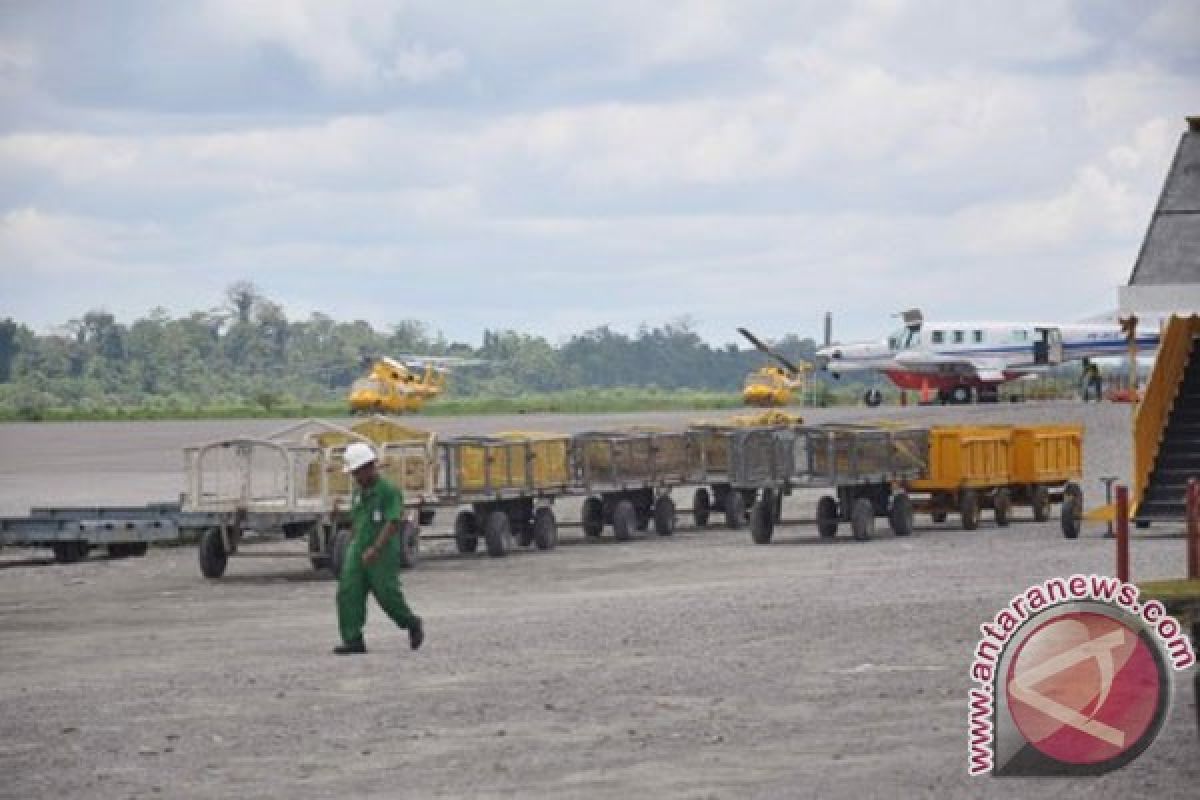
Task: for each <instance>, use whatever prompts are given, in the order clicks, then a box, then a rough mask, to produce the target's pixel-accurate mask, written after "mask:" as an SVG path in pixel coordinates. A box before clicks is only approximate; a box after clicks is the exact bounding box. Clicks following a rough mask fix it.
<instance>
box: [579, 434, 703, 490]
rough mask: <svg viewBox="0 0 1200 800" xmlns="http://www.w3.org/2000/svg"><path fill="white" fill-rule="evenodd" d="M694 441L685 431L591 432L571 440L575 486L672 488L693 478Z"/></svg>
mask: <svg viewBox="0 0 1200 800" xmlns="http://www.w3.org/2000/svg"><path fill="white" fill-rule="evenodd" d="M692 446H693V445H692V439H691V437H689V436H688V435H687V434H686V433H684V432H682V431H588V432H585V433H578V434H575V435H574V436H572V437H571V451H572V459H571V461H572V464H573V467H574V479H575V483H576V484H577V485H578V486H580V487H582V488H584V489H587V490H595V491H604V490H606V489H626V488H630V487H635V486H643V487H649V486H668V485H674V484H681V483H684V482H686V481H688V480H690V479H691V473H692V467H693V464H694V463H695V458H694V457H693V456H692Z"/></svg>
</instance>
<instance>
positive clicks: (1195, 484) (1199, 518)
mask: <svg viewBox="0 0 1200 800" xmlns="http://www.w3.org/2000/svg"><path fill="white" fill-rule="evenodd" d="M1187 562H1188V572H1187V576H1188V580H1195V579H1196V578H1200V481H1197V480H1196V479H1195V478H1191V479H1190V480H1189V481H1188V487H1187Z"/></svg>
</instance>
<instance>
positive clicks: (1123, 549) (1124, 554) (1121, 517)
mask: <svg viewBox="0 0 1200 800" xmlns="http://www.w3.org/2000/svg"><path fill="white" fill-rule="evenodd" d="M1117 579H1118V580H1120V581H1121V582H1123V583H1129V487H1127V486H1118V487H1117Z"/></svg>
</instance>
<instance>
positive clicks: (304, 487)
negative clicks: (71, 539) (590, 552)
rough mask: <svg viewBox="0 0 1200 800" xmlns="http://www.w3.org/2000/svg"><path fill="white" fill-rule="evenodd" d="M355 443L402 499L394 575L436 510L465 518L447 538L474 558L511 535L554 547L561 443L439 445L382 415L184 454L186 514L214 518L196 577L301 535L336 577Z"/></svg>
mask: <svg viewBox="0 0 1200 800" xmlns="http://www.w3.org/2000/svg"><path fill="white" fill-rule="evenodd" d="M354 441H361V442H365V443H367V444H370V445H371V446H372V447H374V448H375V450H376V452H377V453H378V454H379V469H380V472H381V474H382V475H384V476H385V477H387V478H388V479H389V480H391V481H392V482H393V483H394V484H395V485H396V486H398V487H399V488H401V489H402V490H403V491H404V495H405V507H406V513H405V519H404V522H403V525H402V528H401V536H400V542H401V557H400V563H401V566H403V567H411V566H413V565H415V563H416V561H417V559H418V556H419V553H420V542H421V538H422V534H421V528H422V527H423V526H428V525H430V524H432V523H433V521H434V519H435V517H436V514H437V512H438V511H439V510H445V509H454V508H461V507H463V506H468V507H469V510H466V509H464V510H462V511H460V512H459V514H458V516H457V518H456V520H455V535H454V539H455V543H456V545H457V547H458V549H459V551H460V552H464V553H470V552H474V551H475V550H476V548H477V546H478V541H479V539H480V538H483V540H484V541H485V543H486V546H487V552H488V554H489V555H492V556H502V555H504V554H505V553H506V552H508V550H510V549H511V548H512V546H513V534H514V533H515V534H516V540H517V541H518V542H520V543H521V544H523V545H524V544H529V543H533V544H536V545H537V546H538V548H539V549H543V550H545V549H551V548H553V547H555V546H556V545H557V542H558V530H557V522H556V520H555V518H554V514H553V511H552V509H551V508H550V506H551V505H552V504H553V501H554V499H555V498H556V497H558V496H560V495H562V494H564V493H565V492H566V491H567V489H566V486H567V483H568V481H569V477H570V469H569V460H568V450H569V448H568V437H566V436H554V435H539V434H520V433H513V434H499V435H497V436H494V437H458V438H454V439H448V440H443V441H437V439H436V437H435V436H434V434H432V433H429V432H427V431H420V430H416V429H412V428H407V427H405V426H403V425H400V424H399V423H397V422H395V421H394V420H390V419H388V418H386V417H374V418H371V419H369V420H366V421H364V422H361V423H358V424H356V425H354V426H353V427H352V428H344V427H342V426H339V425H334V424H331V423H326V422H321V421H316V420H308V421H305V422H303V423H300V424H298V425H294V426H292V427H290V428H287V429H285V430H283V431H280V432H278V433H276V434H274V435H272V436H269V437H267V438H265V439H250V438H240V439H229V440H223V441H219V442H213V443H209V444H207V445H203V446H201V447H195V448H188V449H187V451H185V453H186V458H185V460H186V463H187V474H188V487H189V488H188V492H187V493H186V494H185V498H184V507H185V510H191V511H203V512H206V513H208V514H209V515H216V517H217V518H218V519H219V523H218V524H206V527H205V528H204V529H203V530H200V531H197V532H196V533H197V534H198V535H199V538H200V547H199V559H200V568H201V572H202V573H203V574H204V575H205V576H206V577H210V578H215V577H220V576H221V575H222V574H223V573H224V571H225V567H226V564H227V560H228V558H229V557H230V556H233V555H270V556H278V555H285V554H281V553H261V554H260V553H256V552H252V551H248V552H242V551H241V550H240V547H239V545H240V543H241V541H242V538H243V536H244V535H245V534H247V533H251V532H253V533H255V534H257V535H258V536H259V537H260V538H273V537H278V536H279V535H280V534H282V536H283V537H285V538H296V537H306V538H307V539H308V545H309V547H308V553H307V557H308V558H309V559H310V560H311V562H312V564H313V567H314V568H316V569H324V568H328V569H329V570H330V571H332V572H333V573H334V574H335V575H336V574H338V573H339V572H340V571H341V565H342V563H343V560H344V556H345V553H346V551H347V549H348V547H349V544H350V540H351V535H352V534H351V531H350V529H349V515H348V513H347V512H348V511H349V508H350V504H351V502H352V494H353V478H352V476H350V475H347V474H345V472H343V469H342V465H343V454H344V452H345V449H346V446H347V445H348V444H350V443H351V442H354ZM285 513H286V514H287V515H289V516H288V517H287V518H286V519H283V518H279V515H280V514H285ZM287 555H295V554H287Z"/></svg>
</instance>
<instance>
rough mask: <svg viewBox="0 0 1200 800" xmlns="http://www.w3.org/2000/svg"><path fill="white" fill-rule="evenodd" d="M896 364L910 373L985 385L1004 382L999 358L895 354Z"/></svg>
mask: <svg viewBox="0 0 1200 800" xmlns="http://www.w3.org/2000/svg"><path fill="white" fill-rule="evenodd" d="M895 359H896V363H898V364H900V365H901V366H902V367H904V368H905V369H907V370H909V371H911V372H918V373H927V374H929V375H957V376H962V377H968V378H975V379H977V380H980V381H984V382H986V383H1000V382H1002V381H1004V380H1006V378H1005V375H1004V371H1005V368H1006V366H1007V365H1006V364H1005V363H1004V360H1003V359H1000V358H963V357H962V356H954V355H941V354H938V353H921V352H912V353H897V354H896V357H895Z"/></svg>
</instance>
